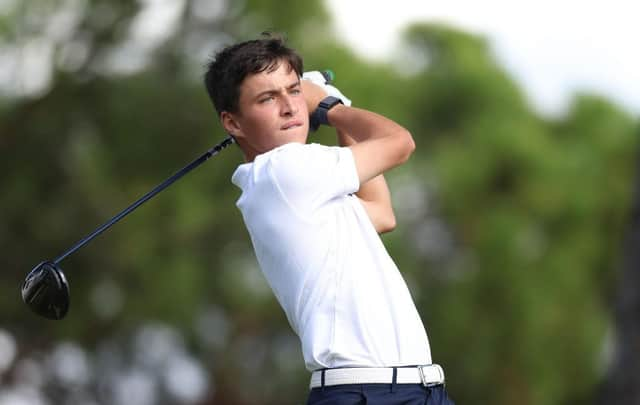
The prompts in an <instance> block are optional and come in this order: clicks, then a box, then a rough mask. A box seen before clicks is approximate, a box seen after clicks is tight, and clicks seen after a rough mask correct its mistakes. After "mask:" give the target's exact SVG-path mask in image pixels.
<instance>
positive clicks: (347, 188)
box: [269, 144, 360, 209]
mask: <svg viewBox="0 0 640 405" xmlns="http://www.w3.org/2000/svg"><path fill="white" fill-rule="evenodd" d="M275 152H276V153H274V154H272V155H271V157H270V162H269V169H270V175H271V176H272V178H273V180H274V182H275V183H276V184H277V186H278V188H279V189H280V192H281V193H282V194H283V196H284V197H285V198H286V199H287V200H288V201H289V203H290V204H292V205H294V206H295V207H296V208H301V207H306V208H311V209H313V208H317V207H318V206H320V205H322V204H325V203H326V202H328V201H330V200H332V199H334V198H336V197H340V196H346V195H348V194H351V193H354V192H356V191H358V189H359V188H360V181H359V178H358V172H357V170H356V165H355V161H354V158H353V153H352V152H351V149H349V148H348V147H338V146H324V145H319V144H308V145H304V144H288V145H285V146H283V147H281V148H279V149H278V150H277V151H275Z"/></svg>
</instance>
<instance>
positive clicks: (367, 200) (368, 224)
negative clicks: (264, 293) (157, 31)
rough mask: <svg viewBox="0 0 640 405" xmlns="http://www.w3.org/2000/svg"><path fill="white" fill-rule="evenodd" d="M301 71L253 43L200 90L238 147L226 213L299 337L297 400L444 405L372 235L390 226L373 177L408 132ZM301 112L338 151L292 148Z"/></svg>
mask: <svg viewBox="0 0 640 405" xmlns="http://www.w3.org/2000/svg"><path fill="white" fill-rule="evenodd" d="M302 71H303V68H302V59H301V58H300V57H299V56H298V55H297V54H296V53H295V51H293V50H291V49H290V48H288V47H286V46H285V44H284V42H283V41H282V40H281V39H279V38H274V37H266V38H263V39H258V40H253V41H247V42H243V43H240V44H237V45H234V46H230V47H228V48H225V49H223V50H222V51H220V52H219V53H218V54H217V55H216V56H215V58H214V60H213V61H212V62H211V63H210V64H209V66H208V70H207V73H206V75H205V83H206V86H207V90H208V92H209V95H210V97H211V99H212V101H213V103H214V106H215V108H216V110H217V112H218V114H219V118H220V121H221V123H222V125H223V127H224V129H225V130H226V131H227V132H228V133H229V134H230V135H232V136H233V137H234V139H235V140H236V142H237V144H238V146H239V147H240V149H241V150H242V152H243V153H244V157H245V160H246V163H244V164H241V165H240V166H239V167H238V168H237V170H236V172H235V173H234V174H233V177H232V181H233V183H234V184H236V185H237V186H238V187H239V188H240V189H241V190H242V195H241V196H240V198H239V199H238V201H237V206H238V207H239V209H240V211H241V212H242V216H243V219H244V222H245V225H246V227H247V230H248V231H249V235H250V237H251V241H252V243H253V247H254V250H255V254H256V257H257V259H258V262H259V264H260V267H261V269H262V271H263V273H264V275H265V277H266V279H267V281H268V283H269V284H270V286H271V288H272V290H273V292H274V294H275V296H276V298H277V299H278V301H279V303H280V305H281V306H282V308H283V309H284V311H285V313H286V315H287V318H288V320H289V323H290V324H291V326H292V328H293V330H294V331H295V332H296V334H297V335H298V336H299V337H300V341H301V343H302V352H303V355H304V360H305V364H306V366H307V368H308V369H309V370H310V371H311V372H312V377H311V385H310V386H311V393H310V395H309V402H308V404H338V405H339V404H363V403H367V404H396V403H397V404H400V403H402V404H413V403H415V404H452V402H451V401H450V400H449V399H448V398H447V394H446V392H445V389H444V385H443V383H444V373H443V371H442V368H441V367H440V366H438V365H435V364H431V353H430V348H429V341H428V339H427V335H426V332H425V329H424V326H423V324H422V321H421V320H420V316H419V314H418V312H417V310H416V308H415V305H414V303H413V300H412V298H411V296H410V294H409V291H408V289H407V286H406V284H405V282H404V280H403V279H402V276H401V275H400V272H399V271H398V269H397V267H396V265H395V264H394V262H393V260H392V259H391V258H390V256H389V255H388V253H387V251H386V249H385V247H384V245H383V244H382V242H381V240H380V238H379V236H378V233H382V232H388V231H390V230H392V229H393V228H394V227H395V217H394V214H393V210H392V206H391V200H390V195H389V190H388V188H387V185H386V183H385V180H384V177H383V173H384V172H386V171H387V170H389V169H391V168H393V167H395V166H398V165H400V164H402V163H403V162H405V161H406V160H407V159H408V158H409V156H410V155H411V153H412V152H413V150H414V148H415V145H414V142H413V139H412V137H411V134H410V133H409V132H408V131H407V130H406V129H404V128H402V127H401V126H400V125H398V124H396V123H395V122H393V121H391V120H389V119H387V118H385V117H382V116H380V115H378V114H375V113H373V112H369V111H366V110H362V109H357V108H351V107H350V106H348V104H350V102H349V101H348V100H347V99H346V98H344V96H342V94H341V93H340V92H339V91H338V90H337V89H335V88H334V87H333V86H330V85H327V84H324V83H322V82H321V81H318V80H314V81H315V83H314V81H312V80H301V77H302ZM329 93H331V94H334V95H337V96H339V97H342V99H343V101H342V100H340V98H336V97H327V95H328V94H329ZM345 104H347V105H345ZM310 115H312V118H313V120H314V121H316V122H319V123H322V124H325V125H330V126H333V127H334V128H335V129H336V133H337V138H338V143H339V145H340V146H323V145H318V144H306V141H307V135H308V131H309V120H310ZM427 400H428V401H429V402H427Z"/></svg>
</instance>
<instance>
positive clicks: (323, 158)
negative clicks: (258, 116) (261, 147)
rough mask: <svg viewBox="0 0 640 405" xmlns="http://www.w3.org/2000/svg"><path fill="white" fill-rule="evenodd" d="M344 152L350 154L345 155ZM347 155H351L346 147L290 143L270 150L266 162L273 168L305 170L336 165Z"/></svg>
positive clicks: (346, 157)
mask: <svg viewBox="0 0 640 405" xmlns="http://www.w3.org/2000/svg"><path fill="white" fill-rule="evenodd" d="M345 154H348V155H350V156H345ZM349 157H351V151H350V150H349V149H348V148H343V147H339V146H326V145H320V144H317V143H311V144H301V143H290V144H286V145H283V146H281V147H278V148H276V149H274V150H273V151H271V152H270V153H269V156H268V162H269V166H271V167H273V168H281V169H287V170H293V169H296V168H303V167H304V168H305V169H306V170H312V169H314V168H317V169H326V168H327V167H330V166H334V165H336V164H337V163H338V162H339V161H340V160H341V159H342V160H344V159H348V158H349ZM351 158H352V157H351Z"/></svg>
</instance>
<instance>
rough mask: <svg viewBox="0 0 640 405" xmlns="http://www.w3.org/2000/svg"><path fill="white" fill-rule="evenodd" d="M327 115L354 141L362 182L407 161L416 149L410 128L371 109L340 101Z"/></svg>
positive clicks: (332, 122)
mask: <svg viewBox="0 0 640 405" xmlns="http://www.w3.org/2000/svg"><path fill="white" fill-rule="evenodd" d="M327 118H328V120H329V123H330V124H331V125H332V126H333V127H335V128H336V130H338V131H341V132H343V133H346V134H349V136H350V137H351V138H352V139H353V140H354V141H355V142H354V143H353V144H352V145H350V146H349V147H350V148H351V150H352V152H353V154H354V158H355V159H356V161H357V162H358V176H359V178H360V183H361V184H362V183H365V182H366V181H369V180H371V179H373V178H374V177H376V176H378V175H380V174H382V173H385V172H386V171H387V170H389V169H391V168H393V167H396V166H398V165H400V164H402V163H404V162H406V161H407V159H408V158H409V156H410V155H411V153H413V151H414V149H415V143H414V141H413V137H412V136H411V133H409V131H407V130H406V129H405V128H403V127H402V126H400V125H399V124H397V123H395V122H394V121H392V120H390V119H388V118H386V117H383V116H382V115H379V114H376V113H373V112H371V111H367V110H362V109H359V108H352V107H347V106H343V105H340V104H339V105H337V106H335V107H334V108H332V109H331V110H329V112H328V115H327Z"/></svg>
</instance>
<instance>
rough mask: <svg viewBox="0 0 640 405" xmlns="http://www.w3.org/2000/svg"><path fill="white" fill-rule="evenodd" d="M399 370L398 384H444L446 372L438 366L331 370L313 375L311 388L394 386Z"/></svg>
mask: <svg viewBox="0 0 640 405" xmlns="http://www.w3.org/2000/svg"><path fill="white" fill-rule="evenodd" d="M394 369H395V370H397V374H396V384H422V385H424V386H425V387H429V386H433V385H439V384H444V371H443V370H442V367H440V366H439V365H437V364H430V365H428V366H412V367H385V368H373V367H372V368H330V369H326V370H318V371H314V372H313V374H311V384H310V385H309V387H310V388H317V387H322V380H323V373H324V386H325V387H327V386H331V385H342V384H392V383H393V370H394Z"/></svg>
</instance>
